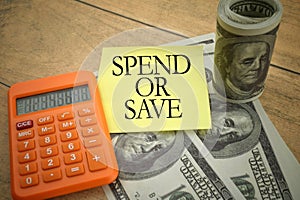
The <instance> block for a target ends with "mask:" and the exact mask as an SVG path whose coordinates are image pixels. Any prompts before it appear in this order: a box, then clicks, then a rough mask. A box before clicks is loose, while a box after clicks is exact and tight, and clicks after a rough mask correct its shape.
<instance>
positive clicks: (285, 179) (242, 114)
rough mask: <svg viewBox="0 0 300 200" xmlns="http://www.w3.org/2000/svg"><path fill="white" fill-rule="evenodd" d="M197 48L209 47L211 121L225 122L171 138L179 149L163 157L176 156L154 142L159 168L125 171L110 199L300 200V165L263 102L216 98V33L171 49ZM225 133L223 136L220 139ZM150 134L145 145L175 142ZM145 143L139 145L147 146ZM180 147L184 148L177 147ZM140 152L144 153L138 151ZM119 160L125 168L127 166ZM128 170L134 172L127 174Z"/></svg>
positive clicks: (111, 188) (110, 190)
mask: <svg viewBox="0 0 300 200" xmlns="http://www.w3.org/2000/svg"><path fill="white" fill-rule="evenodd" d="M204 38H205V40H204ZM198 44H205V46H204V50H205V52H204V65H205V67H206V76H207V77H206V78H207V81H208V85H209V89H210V97H211V107H212V118H213V120H217V121H222V122H223V123H222V124H221V125H220V126H218V124H216V123H215V124H214V126H213V128H212V129H211V130H210V133H205V134H203V132H201V131H186V132H179V134H178V133H176V134H175V133H170V135H174V134H175V135H176V137H175V138H177V140H174V141H177V142H174V144H177V146H176V148H173V149H177V151H176V153H175V152H174V151H171V149H172V148H169V150H166V151H165V152H169V153H170V152H173V156H170V155H169V156H167V155H166V156H161V155H163V154H164V153H163V154H161V153H159V152H162V151H160V149H162V148H163V147H164V148H166V149H168V147H166V146H167V145H163V144H159V143H156V144H157V146H156V147H157V150H156V152H157V154H156V156H154V157H152V160H155V161H157V162H156V166H160V167H158V168H155V167H150V168H149V166H148V167H146V166H147V165H150V166H154V165H153V164H152V163H153V162H152V163H151V164H147V162H142V163H140V165H139V164H137V165H133V166H138V169H134V168H130V167H129V168H128V167H127V168H126V167H125V173H124V169H123V170H122V167H121V168H120V169H121V172H120V176H119V178H118V179H117V180H116V181H115V182H114V183H113V184H111V185H109V186H104V191H105V193H106V195H107V197H108V199H180V197H182V198H185V199H201V198H202V197H203V199H296V198H297V197H299V196H300V191H299V189H298V186H299V184H300V168H299V163H298V161H297V160H296V159H295V157H294V156H293V155H292V153H291V152H290V151H289V149H288V147H287V146H286V144H285V143H284V142H283V140H282V138H281V137H280V136H279V134H278V132H277V130H276V129H275V127H274V126H273V124H272V122H271V121H270V120H269V118H268V117H267V116H266V113H265V112H264V110H263V108H262V106H261V104H260V102H259V101H258V100H256V101H254V102H251V103H247V104H235V103H229V102H226V101H224V99H220V98H219V96H218V95H215V91H214V89H213V86H212V79H213V56H214V34H209V35H205V36H200V37H195V38H192V39H188V40H183V41H178V42H175V43H171V44H169V45H198ZM221 133H224V134H222V135H223V136H222V137H221V136H220V135H221ZM149 134H150V136H149V137H148V139H144V140H142V141H155V140H156V141H165V142H166V143H167V141H169V142H170V141H172V140H170V139H169V140H168V139H166V138H165V139H162V138H161V139H159V138H158V137H154V136H153V134H151V133H144V134H143V135H144V136H146V135H149ZM151 135H152V136H151ZM178 136H180V137H181V139H178ZM173 137H174V136H173ZM167 138H168V137H167ZM170 138H172V137H171V136H170ZM120 141H121V140H120ZM135 141H136V142H137V141H138V140H137V139H135ZM142 141H140V142H137V143H139V144H143V143H145V142H142ZM178 141H181V142H178ZM115 142H116V141H115ZM121 143H122V142H121ZM178 144H181V146H182V144H183V146H184V147H181V148H178ZM122 149H123V151H127V150H126V148H121V149H119V150H120V151H122ZM135 149H136V150H135V151H134V152H139V150H138V149H139V148H135ZM142 149H143V150H142ZM154 149H155V148H154ZM141 151H146V148H141V147H140V152H141ZM160 154H161V155H160ZM128 159H129V158H128ZM125 160H126V159H125ZM118 161H119V164H121V165H125V166H126V162H123V163H122V162H120V160H118ZM154 163H155V162H154ZM127 164H128V163H127ZM143 165H146V166H143ZM141 166H143V167H141ZM130 170H131V171H134V172H135V173H128V172H129V171H130ZM143 170H144V171H143ZM122 171H123V172H122ZM126 172H127V173H126ZM203 180H205V181H204V182H203ZM202 184H203V185H202ZM202 186H203V187H202ZM220 188H223V189H222V190H220ZM205 195H206V196H205Z"/></svg>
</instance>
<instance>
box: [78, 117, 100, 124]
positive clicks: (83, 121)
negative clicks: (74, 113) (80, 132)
mask: <svg viewBox="0 0 300 200" xmlns="http://www.w3.org/2000/svg"><path fill="white" fill-rule="evenodd" d="M79 122H80V126H90V125H94V124H96V123H97V119H96V117H95V116H88V117H85V118H81V119H80V120H79Z"/></svg>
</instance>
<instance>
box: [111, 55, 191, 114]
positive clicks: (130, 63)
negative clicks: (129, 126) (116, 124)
mask: <svg viewBox="0 0 300 200" xmlns="http://www.w3.org/2000/svg"><path fill="white" fill-rule="evenodd" d="M165 57H166V58H165V59H166V60H167V61H165V62H163V61H162V60H163V59H162V58H159V57H158V56H156V55H143V56H115V57H113V59H112V62H113V65H114V69H113V70H112V74H113V75H114V76H131V75H132V73H134V72H138V73H137V75H138V76H141V77H140V78H139V79H138V80H137V81H136V84H135V90H136V92H137V94H138V95H139V96H140V97H144V98H143V99H142V103H141V105H140V107H139V108H138V109H137V110H136V109H134V105H135V103H136V102H135V100H134V99H128V100H127V101H125V107H126V109H127V110H128V111H129V113H125V118H126V119H143V117H142V116H146V118H148V119H149V118H155V117H156V118H160V117H161V113H162V109H163V108H166V109H167V110H168V113H167V118H181V117H182V114H183V113H182V109H181V106H180V105H181V100H180V99H178V98H177V99H176V98H166V97H170V96H171V94H169V93H168V91H167V89H166V88H165V86H166V85H167V82H168V79H167V78H166V77H164V76H159V75H161V73H160V72H162V71H165V72H166V73H167V74H169V75H182V74H185V73H188V72H189V70H190V67H191V61H190V59H189V58H188V56H186V55H184V54H178V55H165ZM179 60H180V62H179ZM179 63H180V65H179ZM183 63H184V64H183ZM132 69H138V70H135V71H133V70H132ZM149 75H152V76H151V77H150V76H149ZM153 75H155V76H154V77H153ZM147 76H148V77H147ZM145 84H148V85H149V86H150V87H149V90H147V91H141V90H140V88H141V87H140V86H142V85H145ZM151 94H154V96H155V97H157V98H148V99H147V98H145V97H149V96H150V95H151ZM159 97H160V98H159ZM149 105H150V106H151V105H152V107H153V108H154V113H153V112H151V110H150V109H151V107H150V106H149ZM142 113H144V114H145V115H142Z"/></svg>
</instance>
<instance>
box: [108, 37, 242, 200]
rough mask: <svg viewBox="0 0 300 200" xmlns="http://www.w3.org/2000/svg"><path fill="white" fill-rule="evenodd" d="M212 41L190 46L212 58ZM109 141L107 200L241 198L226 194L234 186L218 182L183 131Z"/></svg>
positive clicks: (237, 194)
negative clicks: (111, 160)
mask: <svg viewBox="0 0 300 200" xmlns="http://www.w3.org/2000/svg"><path fill="white" fill-rule="evenodd" d="M213 38H214V34H209V35H205V36H200V37H197V38H196V39H195V40H194V41H192V43H190V45H198V44H205V47H204V49H205V55H206V56H208V55H210V56H213V48H212V47H213V43H214V39H213ZM187 45H188V44H187ZM206 46H207V48H206ZM208 61H209V60H208ZM211 61H212V60H210V61H209V62H211ZM207 72H210V71H207ZM207 76H208V77H211V75H210V74H207ZM112 140H113V144H114V148H115V152H116V156H117V159H118V164H119V170H120V174H119V177H118V179H117V180H116V181H115V182H113V183H112V184H110V185H109V186H104V187H103V188H104V191H105V193H106V195H107V197H108V199H141V200H142V199H168V200H169V199H171V200H172V199H176V200H177V199H180V198H182V199H184V198H185V199H241V198H243V196H242V195H241V194H240V192H239V190H238V189H237V188H234V189H231V190H230V191H229V189H228V188H229V187H231V188H233V187H234V184H233V183H232V182H230V183H226V184H225V183H224V182H223V181H222V179H221V178H220V177H219V176H218V174H217V173H216V172H215V171H214V170H213V167H212V166H210V165H209V164H208V163H207V162H206V160H205V159H204V157H203V156H202V155H201V153H200V151H199V149H198V148H197V146H195V145H194V143H193V142H192V140H191V139H190V138H189V137H188V136H187V135H186V134H185V132H183V131H180V132H164V133H153V132H143V133H131V134H130V133H128V134H126V133H125V134H112Z"/></svg>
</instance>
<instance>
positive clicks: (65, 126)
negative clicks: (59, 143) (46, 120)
mask: <svg viewBox="0 0 300 200" xmlns="http://www.w3.org/2000/svg"><path fill="white" fill-rule="evenodd" d="M75 127H76V124H75V121H74V120H69V121H64V122H61V123H60V124H59V130H61V131H66V130H70V129H74V128H75Z"/></svg>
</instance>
